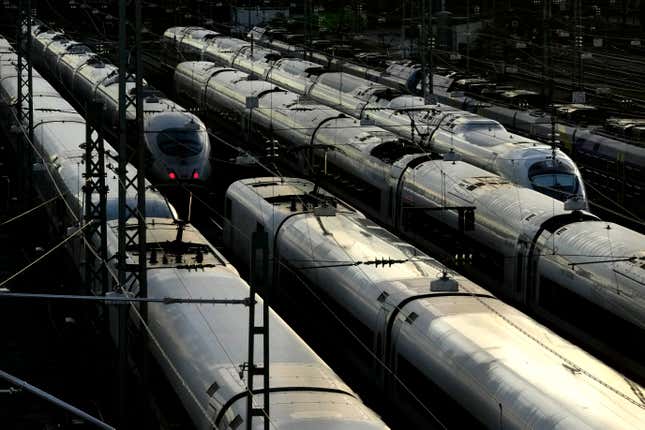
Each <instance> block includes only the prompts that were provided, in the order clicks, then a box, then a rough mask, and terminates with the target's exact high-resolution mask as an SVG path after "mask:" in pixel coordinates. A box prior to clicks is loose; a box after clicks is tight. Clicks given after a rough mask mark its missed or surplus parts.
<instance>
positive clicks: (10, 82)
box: [0, 38, 387, 430]
mask: <svg viewBox="0 0 645 430" xmlns="http://www.w3.org/2000/svg"><path fill="white" fill-rule="evenodd" d="M7 48H10V47H9V45H8V43H6V42H3V39H2V38H0V76H2V78H0V96H1V98H2V103H0V108H1V109H2V113H4V114H9V115H10V110H11V109H13V108H14V106H13V105H14V104H15V82H16V80H17V79H16V66H15V54H14V53H13V52H12V51H11V50H9V49H7ZM33 77H34V79H33V95H34V124H35V127H34V144H35V145H36V146H37V147H38V148H39V150H40V153H41V154H42V156H43V163H42V167H41V168H38V169H36V170H35V172H34V179H35V183H36V184H37V186H38V190H39V191H40V193H41V194H43V197H47V196H49V195H50V194H52V193H54V195H55V193H58V192H60V193H62V194H63V196H64V197H63V198H64V199H65V200H66V202H67V203H68V204H69V209H68V207H67V206H65V205H52V206H51V207H50V208H49V209H48V210H50V211H52V215H53V216H55V217H57V219H59V220H60V223H59V224H62V227H60V228H55V229H56V230H57V231H56V232H54V233H55V234H58V233H60V231H63V232H65V230H66V229H65V227H66V226H70V225H76V224H78V222H79V220H78V219H77V218H76V217H77V215H75V214H81V213H82V211H81V208H82V207H83V199H84V191H83V189H82V186H81V185H82V184H83V183H84V178H83V177H82V172H83V169H79V166H80V164H81V162H82V160H84V156H85V150H84V149H83V148H82V144H83V143H84V142H85V137H86V136H85V133H86V129H85V121H84V119H83V117H81V116H80V115H79V114H78V113H77V112H76V111H75V110H74V108H73V107H72V106H71V105H70V104H69V103H68V102H67V101H66V100H65V99H64V98H62V97H61V96H60V95H59V94H58V92H57V91H56V90H55V89H54V88H53V87H52V86H51V85H50V84H49V83H48V82H47V81H46V80H44V79H43V78H42V77H41V76H40V75H39V74H38V72H37V71H35V70H34V72H33ZM3 116H5V119H6V117H7V115H3ZM9 118H10V116H9ZM2 125H3V126H8V125H10V124H7V123H5V122H4V121H3V124H2ZM127 168H128V169H134V168H133V167H132V166H130V165H129V166H128V167H127ZM105 170H106V172H108V175H107V177H106V185H107V186H108V187H107V191H106V192H107V196H106V197H107V206H108V209H107V220H108V228H107V241H108V244H107V245H108V266H109V267H110V270H111V271H112V273H116V272H117V268H116V264H117V263H116V258H114V257H115V255H116V253H117V249H118V244H117V242H118V241H117V229H118V214H117V210H116V208H117V206H116V205H117V200H118V189H119V187H118V184H117V179H116V173H115V172H114V167H113V166H112V165H111V164H110V163H109V161H106V165H105ZM50 179H53V180H54V181H55V183H56V186H57V188H58V189H53V188H52V185H51V181H50ZM148 185H149V184H148ZM95 199H97V200H98V196H95ZM78 217H80V215H78ZM175 219H176V215H175V214H174V209H173V208H172V206H170V205H169V204H168V203H167V201H166V200H165V199H164V198H163V196H161V195H160V194H159V193H158V192H157V191H155V190H154V189H151V188H150V187H149V186H148V187H147V189H146V233H147V234H146V236H147V242H148V254H147V255H146V256H145V257H144V258H146V259H148V260H149V261H148V264H147V266H148V271H147V273H148V293H149V295H150V297H156V298H164V297H181V298H196V297H212V298H222V297H226V298H230V299H246V298H248V297H249V294H250V288H249V286H248V285H247V284H246V282H245V281H244V280H242V279H241V278H240V277H239V275H238V273H237V271H236V270H235V268H233V267H232V266H231V265H230V264H229V263H228V261H227V260H226V259H225V258H224V257H223V256H222V255H221V254H220V253H219V251H218V250H217V249H216V248H215V247H214V246H212V245H211V244H210V243H209V242H208V241H207V240H206V239H205V238H204V236H202V235H201V234H200V232H199V231H197V230H196V229H195V228H194V227H192V226H191V225H190V224H182V225H181V227H180V225H179V224H178V223H177V222H175ZM57 225H58V224H57ZM180 228H181V229H182V241H181V242H179V243H178V242H177V240H176V239H177V236H178V230H179V229H180ZM70 246H71V247H72V251H71V252H72V256H73V258H79V260H78V261H81V260H82V258H80V254H76V253H75V252H77V251H78V250H81V249H83V248H82V247H80V246H77V244H76V242H74V241H70ZM74 250H76V251H74ZM138 258H139V256H138V255H137V254H136V253H131V254H128V263H131V264H134V263H135V262H136V261H137V259H138ZM199 269H201V270H199ZM111 281H112V279H111ZM115 282H116V281H115ZM114 286H115V284H114V283H112V284H111V287H114ZM136 292H137V286H136V285H134V286H133V288H132V290H131V291H130V293H132V294H136ZM259 303H261V300H260V301H259ZM256 311H258V312H260V313H261V312H262V309H261V307H259V306H258V307H257V308H256ZM131 317H132V318H136V317H135V314H134V311H132V312H131ZM257 317H258V318H260V315H258V316H257ZM148 318H149V327H150V333H151V334H152V337H153V339H154V342H150V344H151V348H152V352H153V354H154V356H155V357H156V359H157V360H158V361H159V365H160V367H161V368H162V370H163V371H164V372H165V374H166V376H167V378H168V380H169V381H170V383H171V386H172V387H173V389H174V390H175V392H176V393H177V395H178V397H179V399H180V401H181V402H182V404H183V406H184V407H185V408H186V410H187V411H188V414H189V416H190V418H191V419H192V420H193V423H194V424H195V426H196V428H200V429H209V430H210V429H212V428H224V427H227V428H228V426H239V425H240V424H241V423H243V422H244V420H245V419H246V416H247V415H246V397H245V394H246V392H247V391H246V388H245V387H246V383H245V378H243V377H241V376H240V372H239V364H240V363H242V362H244V361H245V360H246V359H247V339H246V338H245V337H244V335H245V333H244V331H245V330H246V329H247V327H248V311H246V310H245V309H244V308H242V307H241V306H239V307H238V306H226V307H218V308H215V307H214V306H212V305H210V304H181V305H170V306H163V305H161V306H150V307H149V316H148ZM269 318H270V324H271V334H270V336H271V351H270V354H271V357H272V361H271V370H272V379H271V385H270V389H271V400H270V401H271V420H272V422H273V423H274V425H277V426H278V427H288V428H299V429H312V430H313V429H320V428H332V429H333V428H342V429H347V428H354V427H356V428H361V429H366V430H367V429H369V430H385V429H387V426H386V425H385V424H384V423H383V422H382V421H381V420H380V419H379V418H378V416H376V415H375V414H374V413H373V412H372V411H371V410H370V409H369V408H367V407H366V406H365V405H364V404H363V403H362V402H361V400H360V398H359V397H358V396H357V395H356V393H354V392H353V391H352V390H351V389H350V388H349V387H348V386H347V385H346V384H345V383H344V382H343V381H342V380H341V379H340V378H339V377H338V376H337V375H336V374H335V373H334V372H333V371H332V370H331V369H330V368H329V366H327V365H326V364H325V363H324V362H323V361H322V360H321V359H320V358H319V357H318V356H317V355H316V354H315V353H314V352H313V351H312V350H311V349H310V348H309V347H308V346H307V345H306V344H305V343H304V342H303V341H302V339H300V338H299V337H298V336H297V335H296V334H295V333H294V332H293V330H292V329H291V328H290V327H289V326H288V325H287V324H286V323H285V322H284V321H283V320H282V319H281V318H280V317H279V316H277V315H276V314H275V313H274V312H273V311H272V310H271V311H270V313H269ZM196 357H199V359H197V358H196ZM231 359H233V360H234V361H233V362H231ZM262 391H263V390H262V389H260V390H259V392H258V393H256V394H255V396H256V397H255V398H256V399H258V400H259V401H261V399H262V394H263V392H262ZM256 424H257V423H256Z"/></svg>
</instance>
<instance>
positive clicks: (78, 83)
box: [32, 23, 211, 185]
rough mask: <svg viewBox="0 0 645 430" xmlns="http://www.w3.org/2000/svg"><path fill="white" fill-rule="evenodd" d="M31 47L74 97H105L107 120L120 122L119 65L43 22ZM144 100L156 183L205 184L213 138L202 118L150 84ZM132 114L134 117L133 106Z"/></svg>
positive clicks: (37, 26)
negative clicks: (114, 64)
mask: <svg viewBox="0 0 645 430" xmlns="http://www.w3.org/2000/svg"><path fill="white" fill-rule="evenodd" d="M32 49H33V53H34V54H35V55H34V59H35V61H36V65H37V66H41V67H47V68H48V70H50V72H51V75H52V76H54V77H55V78H56V79H58V80H59V81H60V82H61V84H63V86H65V87H66V88H67V89H68V90H69V91H70V93H71V94H72V95H73V96H74V98H75V99H77V100H91V99H98V100H100V101H101V102H102V103H103V106H104V110H105V112H106V115H105V118H106V120H107V121H110V122H111V123H112V124H118V69H117V68H116V67H115V66H113V65H111V64H109V63H106V62H105V61H104V60H103V59H102V58H101V57H99V56H98V55H96V54H95V53H94V52H92V51H91V50H90V49H89V48H88V47H87V46H86V45H83V44H81V43H79V42H75V41H73V40H71V39H70V38H68V37H67V36H66V35H65V34H64V33H60V32H55V31H51V30H48V29H47V27H46V26H44V25H42V24H38V23H36V24H35V25H34V26H33V27H32ZM134 85H135V84H134V82H131V81H129V82H128V83H127V84H126V86H127V87H126V90H127V91H131V90H132V88H134ZM144 85H145V84H144ZM143 103H144V107H143V109H144V131H145V133H144V141H145V144H146V148H147V151H148V154H149V157H150V160H151V163H150V174H151V175H152V178H153V180H154V182H155V183H157V184H164V185H172V184H175V183H178V182H181V183H190V184H204V183H205V182H206V181H207V180H208V179H209V178H210V174H211V166H210V159H209V157H210V140H209V137H208V133H207V131H206V127H204V125H203V124H202V122H201V120H200V119H199V118H197V117H196V116H195V115H194V114H192V113H190V112H187V111H186V110H185V109H183V108H182V107H181V106H179V105H178V104H176V103H174V102H173V101H171V100H170V99H167V98H165V97H164V96H163V95H161V93H159V92H157V91H155V90H154V89H152V88H150V87H147V86H146V88H145V89H144V97H143ZM127 115H128V118H129V119H130V120H132V119H134V115H135V112H134V108H132V109H130V110H129V111H128V113H127Z"/></svg>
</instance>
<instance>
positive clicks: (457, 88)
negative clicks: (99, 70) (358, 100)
mask: <svg viewBox="0 0 645 430" xmlns="http://www.w3.org/2000/svg"><path fill="white" fill-rule="evenodd" d="M251 35H253V39H254V41H255V43H259V44H262V45H263V46H266V47H268V48H271V49H274V50H276V51H277V52H279V53H281V54H283V55H289V56H297V57H303V55H304V54H305V52H304V50H303V49H302V48H299V47H296V46H293V45H290V44H288V43H285V42H283V41H280V40H278V39H276V38H274V37H273V33H272V32H271V31H268V30H267V29H266V28H261V27H256V28H254V29H253V30H252V31H251V32H250V33H249V37H250V36H251ZM306 58H307V59H310V60H311V61H314V62H315V63H317V64H319V65H322V66H324V67H330V66H331V67H332V68H334V69H335V70H342V71H344V72H346V73H348V74H351V75H354V76H357V77H360V78H365V79H368V80H371V81H374V82H378V83H380V84H383V85H386V86H388V87H391V88H393V89H397V90H402V91H409V92H411V93H413V94H420V92H421V86H420V83H421V76H422V74H421V66H420V65H419V64H418V63H415V62H413V61H410V60H401V61H389V62H387V63H386V64H384V65H383V66H382V67H381V68H378V67H377V68H373V67H366V66H364V65H361V64H358V63H355V62H352V61H351V60H350V61H347V60H344V59H339V58H335V57H333V56H329V55H326V54H324V53H320V52H316V53H307V55H306ZM433 84H434V86H433V88H434V96H435V98H436V99H437V100H438V101H439V102H441V103H444V104H447V105H449V106H453V107H456V108H459V109H465V110H468V111H471V112H473V113H476V114H479V115H482V116H484V117H487V118H490V119H492V120H495V121H498V122H499V123H501V124H503V125H504V126H505V127H507V128H508V129H510V130H513V131H516V132H518V133H520V134H522V135H523V136H525V137H528V138H531V139H537V140H540V141H544V142H547V143H550V142H551V140H552V139H551V135H552V132H551V125H550V123H551V118H550V115H549V114H548V113H545V112H544V111H543V110H542V109H540V108H537V109H535V108H530V107H529V103H527V98H531V97H532V95H531V94H530V92H528V91H523V90H515V91H502V92H501V93H500V94H498V95H499V96H500V97H498V99H497V100H491V98H490V94H489V97H486V99H485V100H481V99H477V98H476V97H473V94H479V93H480V92H481V91H482V89H483V90H484V92H485V90H486V89H489V88H490V87H492V86H494V84H491V83H490V82H489V81H487V80H485V79H481V78H477V77H472V76H465V75H462V74H459V73H454V72H450V71H447V70H442V71H440V72H439V73H435V74H434V75H433ZM498 92H499V91H493V93H498ZM582 108H583V109H581V108H580V107H576V106H569V105H565V106H561V107H559V108H558V109H557V110H558V112H559V113H558V115H557V118H558V120H557V126H556V133H555V135H556V139H557V140H558V141H559V142H560V145H559V146H560V147H561V148H562V149H563V150H564V152H566V153H567V154H568V155H569V156H570V157H571V158H572V159H573V160H574V161H575V162H576V164H577V165H578V167H579V168H580V169H581V171H582V173H583V176H584V178H585V182H587V183H589V185H591V186H593V187H594V188H595V195H596V197H597V199H598V200H599V201H600V202H601V204H602V205H605V206H610V207H612V208H615V209H618V210H620V212H621V213H622V212H625V210H624V209H623V206H625V207H627V209H628V210H629V211H630V212H631V214H632V217H634V215H635V217H636V218H641V219H642V218H643V217H645V203H644V202H645V180H644V179H643V178H645V147H644V145H643V142H644V141H645V139H644V136H645V132H644V131H643V130H644V127H643V120H642V119H640V120H638V119H627V118H623V119H621V118H609V119H607V120H605V119H604V118H602V119H600V120H599V119H598V118H597V115H594V114H592V115H591V116H592V117H593V118H591V119H590V118H589V116H590V115H589V109H587V107H585V106H583V107H582ZM580 111H585V114H584V117H583V118H575V116H576V115H577V113H578V112H580ZM592 111H593V110H592ZM594 119H595V120H594ZM603 121H604V123H603ZM479 167H481V166H479ZM616 203H617V204H616Z"/></svg>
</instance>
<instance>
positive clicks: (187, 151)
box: [157, 128, 204, 158]
mask: <svg viewBox="0 0 645 430" xmlns="http://www.w3.org/2000/svg"><path fill="white" fill-rule="evenodd" d="M203 133H204V132H203V131H198V130H190V129H185V128H167V129H165V130H163V131H161V132H159V133H158V134H157V145H158V146H159V150H160V151H161V152H163V153H164V154H166V155H169V156H171V157H179V158H187V157H194V156H195V155H199V154H200V153H201V152H202V148H203V140H204V137H203V136H202V135H203Z"/></svg>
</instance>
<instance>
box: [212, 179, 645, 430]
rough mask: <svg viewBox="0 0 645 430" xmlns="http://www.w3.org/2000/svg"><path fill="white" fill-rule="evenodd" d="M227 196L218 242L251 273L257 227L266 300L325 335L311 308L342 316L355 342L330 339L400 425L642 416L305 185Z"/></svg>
mask: <svg viewBox="0 0 645 430" xmlns="http://www.w3.org/2000/svg"><path fill="white" fill-rule="evenodd" d="M225 199H226V200H225V212H226V220H225V224H224V226H225V227H224V242H225V244H226V245H228V246H229V247H230V248H231V249H232V250H233V251H234V252H235V253H236V256H237V257H238V258H239V259H240V260H242V261H243V262H244V263H245V264H247V265H249V264H250V261H249V258H250V255H251V243H250V240H249V237H250V235H251V233H252V232H254V231H256V230H258V229H259V230H263V231H266V232H267V233H268V237H269V243H268V249H270V250H271V251H270V256H269V259H270V260H271V261H273V262H274V263H273V270H274V271H275V273H274V274H273V278H274V279H276V280H277V281H276V282H277V283H278V284H279V288H276V291H280V292H281V293H282V294H285V295H287V296H295V297H294V298H293V300H292V302H295V303H298V305H299V306H301V307H306V309H309V307H311V310H306V311H305V312H306V313H307V315H308V316H309V317H310V318H313V319H315V320H316V323H317V325H318V326H319V329H320V325H323V326H324V327H326V328H325V331H326V332H327V331H328V325H327V323H326V322H324V321H325V320H322V318H323V317H324V316H323V317H320V316H319V314H318V313H315V311H314V309H315V308H320V307H321V303H320V301H319V299H320V300H322V301H324V303H326V305H327V306H329V307H330V308H331V309H332V311H333V313H334V314H335V315H337V316H340V317H341V318H342V319H343V322H344V324H345V326H347V327H348V329H349V330H350V331H351V332H352V334H353V336H356V338H357V339H358V341H357V339H356V338H354V337H353V336H352V335H351V334H348V333H346V332H343V330H342V329H341V330H340V332H338V331H337V330H335V331H334V336H333V341H332V342H333V343H334V345H336V348H337V349H339V350H340V352H341V353H342V354H343V360H344V361H346V362H352V361H355V366H356V368H357V369H358V370H357V371H358V372H359V373H360V374H361V375H362V376H363V377H364V378H366V379H368V380H369V381H371V382H372V383H374V385H376V386H378V387H379V388H380V389H381V390H383V395H384V403H386V404H387V405H396V406H397V407H399V408H402V409H403V410H404V411H406V416H409V417H416V416H417V415H423V411H424V408H425V407H428V408H430V410H431V412H432V413H434V414H435V415H436V419H437V420H439V421H440V422H442V423H443V425H445V426H446V427H447V428H477V427H479V425H478V424H480V425H483V426H484V427H486V428H491V429H499V428H504V429H526V428H536V429H555V428H557V429H570V428H603V429H605V428H616V429H627V428H638V427H640V426H641V425H642V422H643V420H645V403H643V398H642V396H641V397H639V396H638V395H637V394H636V393H635V392H634V391H639V390H641V388H640V387H638V386H637V385H635V384H634V383H632V382H629V381H628V380H626V379H625V378H624V377H623V376H621V375H619V374H617V373H615V372H614V371H613V370H611V369H609V368H608V367H606V366H605V365H604V364H601V363H600V362H599V361H598V360H597V359H595V358H593V357H592V356H590V355H589V354H587V353H585V352H583V351H582V350H580V349H579V348H577V347H575V346H574V345H572V344H570V343H568V342H567V341H565V340H563V339H561V338H560V337H559V336H558V335H556V334H555V333H553V332H551V331H550V330H548V329H546V328H545V327H543V326H541V325H540V324H537V323H536V322H535V321H533V320H532V319H530V318H529V317H527V316H526V315H524V314H522V313H521V312H519V311H517V310H516V309H514V308H512V307H510V306H509V305H507V304H505V303H504V302H502V301H501V300H498V299H497V298H495V297H494V296H493V295H491V294H490V293H489V292H488V291H486V290H484V289H483V288H481V287H479V286H478V285H476V284H474V283H473V282H471V281H469V280H467V279H466V278H464V277H462V276H460V275H458V274H457V273H453V272H447V271H445V270H444V267H443V266H442V265H441V264H439V263H438V262H437V261H435V260H433V259H432V258H430V257H428V256H427V255H426V254H424V253H423V252H421V251H420V250H418V249H416V248H414V247H413V246H411V245H409V244H407V243H405V242H402V241H401V239H399V238H398V237H396V236H394V235H392V234H391V233H389V232H388V231H387V230H385V229H384V228H382V227H380V226H378V225H377V224H375V223H374V222H372V221H370V220H368V219H367V218H365V216H363V215H362V214H361V213H359V212H357V211H355V210H354V209H352V208H351V207H349V206H347V205H345V204H344V203H342V202H338V201H336V200H335V199H333V197H332V196H330V195H329V194H327V193H326V192H324V191H322V190H320V189H319V188H318V187H316V186H314V184H313V183H311V182H309V181H305V180H302V179H294V178H280V177H265V178H255V179H246V180H241V181H237V182H235V183H233V184H232V185H231V186H230V187H229V189H228V190H227V192H226V196H225ZM292 274H296V276H295V277H294V276H291V275H292ZM285 278H286V279H290V280H288V281H286V282H281V281H282V280H283V279H285ZM293 278H296V279H301V280H303V281H304V283H305V285H306V287H305V286H303V285H302V284H299V283H298V282H293V281H292V280H291V279H293ZM276 287H277V286H276ZM307 288H312V289H313V291H314V293H311V294H307V293H306V291H307ZM285 290H286V291H285ZM303 292H304V293H303ZM310 303H311V305H310ZM322 314H323V315H324V312H322ZM326 317H327V318H329V315H327V316H326ZM329 319H331V320H333V318H329ZM359 342H360V343H362V345H359V344H358V343H359ZM363 348H366V349H367V351H369V352H367V351H366V350H365V349H363ZM372 354H373V355H372ZM390 372H391V373H390ZM408 390H410V391H411V393H410V392H408ZM419 403H422V404H423V405H424V406H421V405H420V404H419ZM425 418H426V419H427V420H429V421H430V422H432V421H433V420H432V419H429V418H428V417H427V416H425ZM433 424H434V423H433ZM428 426H429V424H428V423H427V422H426V423H425V424H424V423H422V422H419V423H418V424H417V425H416V426H415V427H416V428H428Z"/></svg>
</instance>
